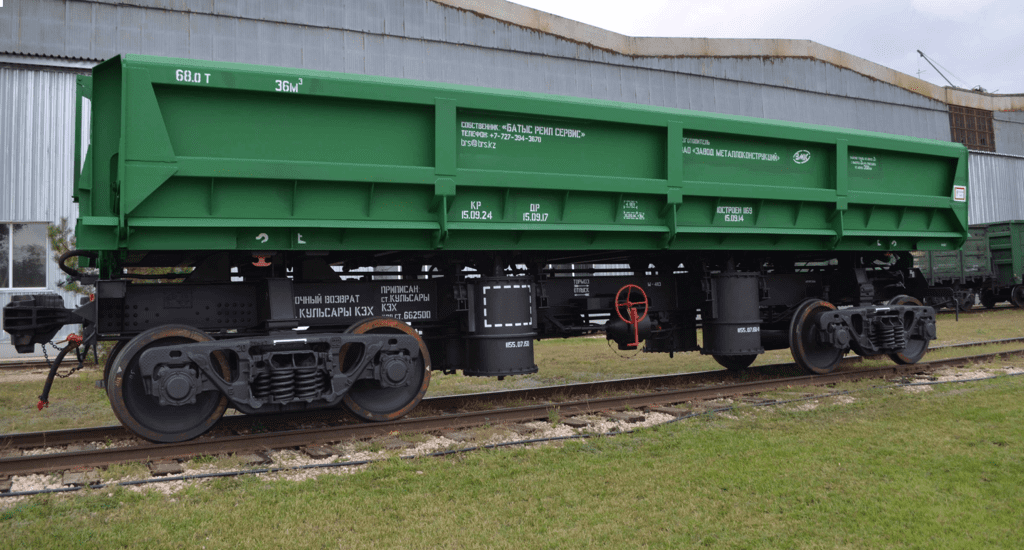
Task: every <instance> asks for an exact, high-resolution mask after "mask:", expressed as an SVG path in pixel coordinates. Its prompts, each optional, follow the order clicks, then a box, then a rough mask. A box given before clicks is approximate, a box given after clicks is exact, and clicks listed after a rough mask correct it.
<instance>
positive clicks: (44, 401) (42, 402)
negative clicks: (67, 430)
mask: <svg viewBox="0 0 1024 550" xmlns="http://www.w3.org/2000/svg"><path fill="white" fill-rule="evenodd" d="M81 343H82V337H81V336H78V335H77V334H72V335H71V336H68V345H67V346H65V347H64V349H62V350H60V353H58V354H57V358H56V359H54V360H53V365H51V366H50V373H49V374H47V375H46V385H45V386H43V393H42V395H40V396H39V404H38V405H36V407H37V408H38V409H39V410H43V407H48V406H49V405H50V401H49V398H50V387H51V386H53V378H54V376H56V375H57V367H60V363H61V361H63V360H64V358H65V357H66V356H67V354H69V353H71V351H72V350H75V349H77V348H78V346H79V345H80V344H81Z"/></svg>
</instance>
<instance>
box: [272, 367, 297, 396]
mask: <svg viewBox="0 0 1024 550" xmlns="http://www.w3.org/2000/svg"><path fill="white" fill-rule="evenodd" d="M270 393H271V395H273V397H274V401H277V402H279V403H286V402H288V401H291V400H292V398H294V397H295V370H294V369H274V370H271V371H270Z"/></svg>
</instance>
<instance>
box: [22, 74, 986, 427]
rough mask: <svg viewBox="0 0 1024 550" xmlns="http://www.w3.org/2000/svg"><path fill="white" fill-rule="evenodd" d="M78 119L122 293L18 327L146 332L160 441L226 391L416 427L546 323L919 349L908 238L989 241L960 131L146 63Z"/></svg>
mask: <svg viewBox="0 0 1024 550" xmlns="http://www.w3.org/2000/svg"><path fill="white" fill-rule="evenodd" d="M79 112H80V113H81V115H82V116H81V120H82V125H81V127H80V128H79V129H78V130H79V131H78V132H77V133H78V135H79V137H80V139H79V147H78V148H77V151H78V153H77V154H76V159H75V165H76V166H81V172H80V173H79V174H76V177H75V182H74V197H75V200H77V201H78V204H79V219H78V223H77V228H76V231H77V233H76V234H77V246H78V250H77V251H75V252H72V253H69V254H68V255H66V256H65V258H64V259H62V265H63V268H64V269H65V270H66V271H67V272H68V273H69V274H70V275H71V276H73V277H75V278H78V279H81V280H82V281H84V282H87V283H94V284H96V299H95V301H94V302H91V303H90V304H87V305H85V306H82V307H80V308H79V309H77V310H74V311H72V310H67V309H64V308H63V307H62V305H61V304H59V303H57V302H59V299H57V300H56V301H55V298H54V297H53V296H25V297H21V298H20V299H19V300H15V301H13V302H12V304H11V305H10V306H8V307H7V308H5V310H4V314H5V325H4V326H5V329H6V330H8V331H9V332H11V333H12V338H13V340H14V342H15V343H16V344H17V345H19V346H20V349H26V350H29V349H31V348H32V346H34V344H36V343H41V342H45V341H46V340H47V339H48V338H49V337H50V336H52V334H51V332H52V331H54V330H56V329H59V327H60V326H61V325H62V324H65V323H74V322H79V323H82V324H83V327H84V329H83V337H84V345H90V344H92V343H94V342H96V341H97V340H114V341H118V342H120V344H119V346H118V347H117V348H116V349H115V353H114V354H112V357H113V359H112V360H111V362H110V366H109V369H108V370H109V372H108V374H107V377H106V387H107V392H108V395H109V397H110V400H111V403H112V405H113V407H114V410H115V412H116V413H117V415H118V417H119V418H120V419H121V420H122V421H123V422H124V423H125V424H126V425H127V426H128V427H129V428H131V429H132V430H135V431H136V432H137V433H139V434H141V435H143V436H144V437H148V438H150V439H153V440H155V441H175V440H180V439H187V438H189V437H194V436H195V435H197V434H199V433H202V432H203V431H204V430H205V429H207V428H208V427H209V426H210V425H211V424H212V423H213V422H215V421H216V420H217V418H219V416H220V414H222V413H223V411H224V409H225V408H226V407H227V406H231V407H234V408H236V409H238V410H239V411H241V412H244V413H250V414H254V413H267V412H281V411H292V410H300V409H306V408H321V407H332V406H336V405H343V406H345V407H347V408H348V409H349V410H350V411H352V412H353V413H354V414H355V415H357V416H359V417H362V418H364V419H367V420H388V419H393V418H396V417H398V416H401V415H402V414H404V413H405V412H408V410H410V409H411V408H412V407H413V406H415V405H416V403H417V402H418V401H419V399H420V398H421V397H422V395H423V392H424V391H426V387H427V384H428V383H429V378H430V373H431V371H432V370H433V371H441V372H445V373H454V372H458V371H462V373H463V374H467V375H473V376H496V377H499V378H500V377H504V376H509V375H516V374H527V373H531V372H534V371H536V370H537V366H536V365H535V364H534V361H533V343H534V341H536V340H537V339H540V338H551V337H566V336H573V335H580V334H587V333H592V332H595V331H603V332H604V333H605V334H606V335H607V337H608V338H609V339H610V340H613V341H614V342H615V343H616V344H617V345H618V346H619V347H620V348H622V349H632V348H641V347H642V348H643V350H644V351H646V352H664V353H670V354H673V353H675V352H681V351H698V350H699V351H700V352H701V353H705V354H710V355H712V356H714V357H715V358H716V359H717V360H718V361H719V363H721V364H722V365H724V366H726V367H728V368H731V369H742V368H745V367H746V366H747V365H749V364H750V363H751V362H752V361H753V360H754V358H755V357H756V356H757V355H758V354H760V353H762V352H763V351H764V350H765V349H781V348H790V349H791V350H792V351H793V355H794V358H795V359H796V361H797V362H798V363H800V364H801V365H803V366H804V367H806V368H808V369H809V370H811V371H814V372H828V371H829V370H831V369H832V368H833V366H834V365H835V363H836V361H837V360H838V359H839V357H841V356H842V355H843V354H844V353H846V352H847V351H849V350H853V351H854V352H857V353H862V354H869V355H877V354H882V353H885V354H888V355H890V356H891V357H892V358H893V359H894V360H896V361H899V362H913V361H917V360H918V359H919V358H920V357H921V356H922V355H923V354H924V353H925V350H926V349H927V347H928V342H929V341H930V340H931V339H933V338H934V336H935V334H934V333H935V324H934V311H933V310H932V309H931V308H930V307H926V306H922V305H921V302H920V300H919V298H921V297H923V296H925V295H926V294H928V292H929V289H928V287H927V284H926V283H925V281H924V278H923V277H922V274H921V272H920V271H919V270H917V269H915V268H914V267H913V258H912V256H911V253H912V252H915V251H945V250H949V251H954V250H958V249H959V248H960V246H961V245H962V244H963V242H964V239H965V238H966V237H967V150H966V149H965V148H964V147H963V146H962V145H959V144H955V143H947V142H937V141H929V140H922V139H914V138H908V137H901V136H891V135H883V134H878V133H871V132H861V131H854V130H846V129H838V128H826V127H820V126H811V125H806V124H795V123H787V122H779V121H768V120H761V119H753V118H745V117H738V116H726V115H714V114H708V113H697V112H692V111H681V110H675V109H666V108H659V107H651V106H643V105H634V104H622V103H612V102H607V101H598V100H587V99H578V98H566V97H556V96H547V95H540V94H530V93H521V92H509V91H499V90H492V89H484V88H473V87H467V86H453V85H445V84H436V83H427V82H414V81H407V80H397V79H387V78H374V77H366V76H353V75H345V74H336V73H327V72H317V71H306V70H297V69H283V68H275V67H257V66H249V65H240V64H230V63H214V62H204V61H193V60H187V59H162V58H154V57H143V56H133V55H128V56H122V57H115V58H113V59H110V60H108V61H107V62H105V63H102V64H100V65H99V66H97V67H96V68H95V69H94V70H93V74H92V76H91V77H80V79H79ZM82 266H85V267H93V268H97V271H96V272H95V273H94V274H93V273H83V271H82V270H81V267H82ZM154 278H156V279H162V280H168V279H172V280H174V281H177V282H153V281H152V279H154ZM837 306H843V307H842V308H839V307H837ZM698 325H699V326H702V327H703V338H702V339H700V340H699V339H698V332H697V328H698ZM55 327H56V328H55Z"/></svg>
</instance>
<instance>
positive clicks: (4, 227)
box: [0, 223, 49, 289]
mask: <svg viewBox="0 0 1024 550" xmlns="http://www.w3.org/2000/svg"><path fill="white" fill-rule="evenodd" d="M48 249H49V246H48V242H47V236H46V224H45V223H0V289H5V288H8V289H9V288H44V287H46V256H47V251H48Z"/></svg>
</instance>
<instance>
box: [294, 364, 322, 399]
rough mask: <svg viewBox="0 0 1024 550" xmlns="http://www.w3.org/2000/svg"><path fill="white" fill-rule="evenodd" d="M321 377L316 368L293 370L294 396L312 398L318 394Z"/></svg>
mask: <svg viewBox="0 0 1024 550" xmlns="http://www.w3.org/2000/svg"><path fill="white" fill-rule="evenodd" d="M322 387H323V378H322V377H321V376H320V372H319V371H318V370H317V369H316V368H312V369H301V370H296V371H295V397H296V398H298V399H313V398H315V397H316V396H317V395H319V394H320V391H321V389H322Z"/></svg>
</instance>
